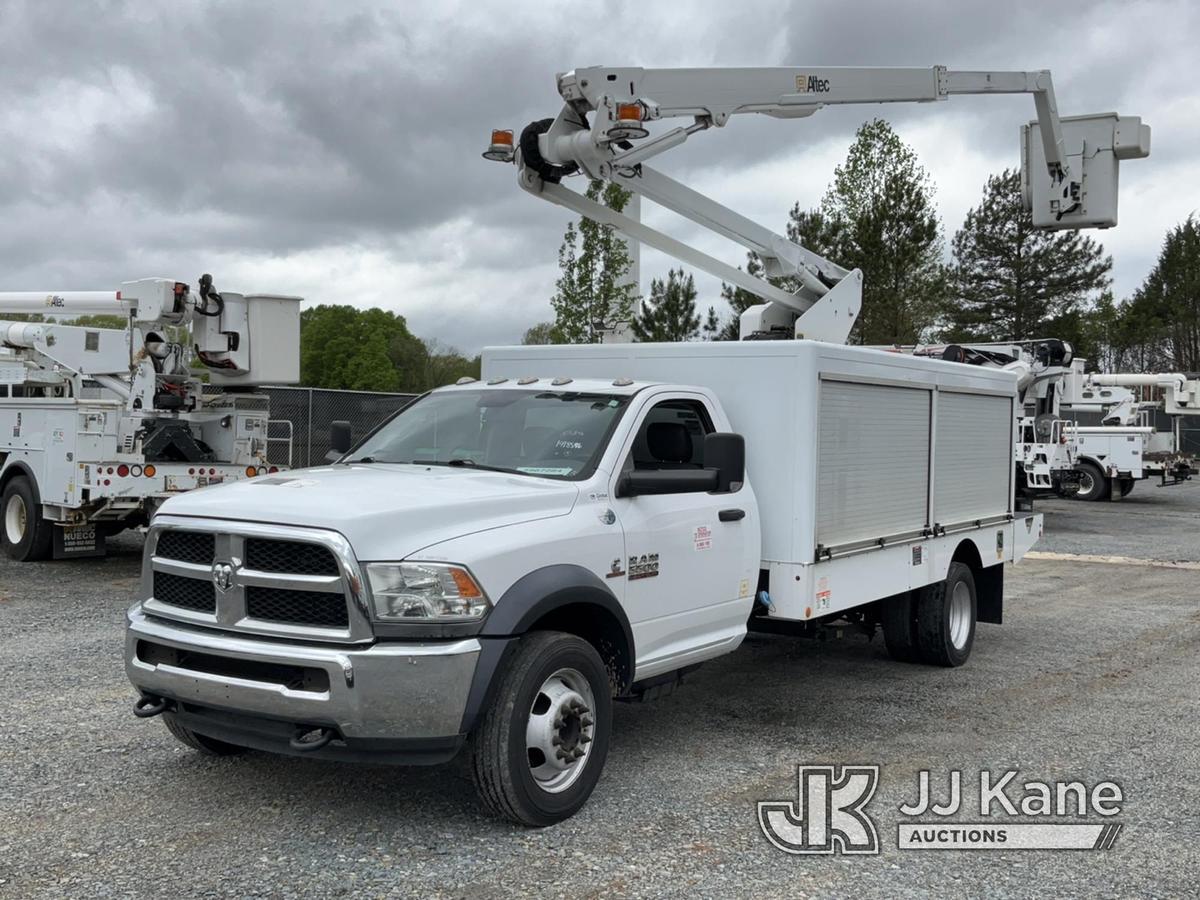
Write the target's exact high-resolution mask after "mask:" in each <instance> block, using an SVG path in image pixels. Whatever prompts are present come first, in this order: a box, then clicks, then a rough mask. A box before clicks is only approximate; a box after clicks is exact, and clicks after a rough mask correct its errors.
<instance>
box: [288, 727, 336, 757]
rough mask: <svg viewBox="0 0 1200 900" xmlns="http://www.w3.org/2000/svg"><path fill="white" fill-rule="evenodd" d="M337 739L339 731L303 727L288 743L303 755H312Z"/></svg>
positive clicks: (298, 729)
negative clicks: (311, 753)
mask: <svg viewBox="0 0 1200 900" xmlns="http://www.w3.org/2000/svg"><path fill="white" fill-rule="evenodd" d="M335 737H337V731H335V730H334V729H332V728H327V727H316V728H306V727H305V726H303V725H301V726H300V727H299V728H297V729H296V733H295V734H294V735H292V739H291V740H290V741H288V745H289V746H290V747H291V748H292V749H293V750H299V751H300V752H301V753H310V752H312V751H313V750H320V749H321V748H322V747H324V746H325V745H326V744H328V743H329V742H330V741H332V740H333V739H334V738H335Z"/></svg>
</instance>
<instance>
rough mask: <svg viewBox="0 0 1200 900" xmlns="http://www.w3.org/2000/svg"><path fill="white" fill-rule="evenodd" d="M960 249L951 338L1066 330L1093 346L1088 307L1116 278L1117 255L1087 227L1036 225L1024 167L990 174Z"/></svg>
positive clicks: (950, 306)
mask: <svg viewBox="0 0 1200 900" xmlns="http://www.w3.org/2000/svg"><path fill="white" fill-rule="evenodd" d="M953 250H954V264H953V267H952V270H951V290H950V293H949V297H948V300H947V307H946V311H945V318H944V331H943V335H942V337H943V338H944V339H946V340H956V341H965V340H973V341H1013V340H1028V339H1031V338H1039V337H1059V338H1064V339H1066V340H1069V341H1071V342H1072V343H1073V344H1078V345H1079V347H1077V351H1078V350H1079V349H1085V350H1086V349H1090V348H1087V347H1086V345H1087V343H1088V342H1089V341H1090V337H1089V335H1088V334H1087V333H1086V332H1087V330H1088V326H1087V324H1086V323H1085V318H1086V316H1085V313H1086V312H1087V311H1088V310H1089V309H1090V308H1091V307H1092V306H1093V305H1095V303H1096V302H1097V301H1098V299H1099V297H1100V296H1101V295H1102V293H1103V292H1104V290H1105V289H1106V288H1107V287H1108V286H1109V284H1110V283H1111V277H1110V273H1111V272H1112V257H1111V256H1107V255H1105V253H1104V248H1103V247H1102V246H1100V244H1098V243H1096V242H1095V241H1093V240H1092V239H1091V238H1090V237H1087V236H1086V235H1084V234H1082V233H1081V232H1078V231H1069V230H1068V231H1046V230H1044V229H1040V228H1034V227H1033V214H1032V213H1030V212H1027V211H1026V210H1025V208H1024V205H1023V203H1022V201H1021V173H1020V172H1019V171H1018V170H1015V169H1005V170H1004V171H1003V172H1001V173H1000V174H999V175H993V176H991V177H990V178H988V180H987V184H986V186H985V187H984V190H983V201H982V202H981V203H980V204H979V206H977V207H975V208H974V209H971V210H970V211H968V212H967V216H966V219H965V221H964V222H963V226H962V228H960V229H959V230H958V232H957V233H956V234H955V235H954V242H953Z"/></svg>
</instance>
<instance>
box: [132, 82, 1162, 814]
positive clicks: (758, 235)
mask: <svg viewBox="0 0 1200 900" xmlns="http://www.w3.org/2000/svg"><path fill="white" fill-rule="evenodd" d="M558 88H559V93H560V95H561V96H562V98H563V101H564V106H563V108H562V111H561V112H560V113H559V115H558V117H557V118H555V119H545V120H540V121H538V122H534V123H531V124H530V125H529V126H528V127H526V128H525V129H524V130H523V132H522V133H521V136H520V140H519V141H517V140H516V139H515V137H514V134H513V132H511V131H504V130H499V131H495V132H493V134H492V141H491V144H490V145H489V147H488V149H487V151H486V152H485V154H484V155H485V156H486V157H487V158H489V159H494V160H499V161H502V162H515V163H516V164H517V166H518V183H519V184H520V185H521V187H522V188H523V189H525V190H526V191H528V192H530V193H531V194H533V195H535V196H539V197H541V198H543V199H545V200H549V201H551V202H553V203H556V204H560V205H563V206H566V207H568V208H569V209H571V210H573V211H574V212H576V213H579V214H582V215H585V216H588V217H590V218H592V219H594V220H595V221H598V222H601V223H604V224H607V225H611V226H612V227H614V228H616V229H618V230H620V231H622V232H624V233H625V234H626V235H628V236H630V237H632V238H634V239H637V240H640V241H642V242H643V243H646V244H649V245H651V246H653V247H655V248H657V249H659V250H662V251H664V252H667V253H670V254H672V255H675V256H676V257H678V258H680V259H681V260H683V261H684V262H686V263H688V264H689V265H693V266H696V267H697V268H701V269H704V270H705V271H708V272H709V273H710V274H713V275H715V276H717V277H719V278H722V279H723V280H725V281H726V282H728V283H731V284H735V285H737V286H739V287H742V288H745V289H746V290H750V291H753V292H755V293H756V294H757V295H759V296H760V297H762V298H763V300H764V303H763V305H761V306H757V307H751V308H750V309H748V310H746V312H745V313H743V314H742V318H741V332H742V336H743V337H744V338H746V339H747V340H746V341H743V342H737V343H711V344H672V345H660V344H602V345H596V346H584V347H541V348H531V347H524V348H512V349H498V350H485V351H484V357H483V379H482V381H478V382H476V381H471V382H468V383H460V384H458V385H455V386H452V387H446V388H441V389H439V390H436V391H433V392H431V393H429V394H427V395H425V396H424V397H422V398H420V399H418V400H417V401H415V402H414V403H413V404H411V405H410V406H408V407H407V408H406V409H404V410H403V411H402V412H401V413H399V414H398V415H397V416H395V417H394V418H393V419H391V420H390V421H388V422H387V423H385V424H384V425H382V426H381V427H380V428H379V429H377V430H376V431H375V432H374V433H373V434H371V435H368V436H367V437H366V438H365V439H364V440H363V441H362V442H361V443H359V444H358V446H356V447H354V448H353V449H350V447H349V443H348V442H347V444H346V446H345V449H347V450H349V452H348V453H347V454H346V456H345V457H344V458H343V459H342V460H340V461H339V462H337V463H335V464H333V465H330V466H326V467H321V468H316V469H308V470H303V471H300V472H294V473H288V474H286V475H280V476H278V477H268V478H260V479H255V480H254V481H250V482H244V483H241V484H233V485H224V486H221V487H218V488H214V489H211V490H206V491H201V492H197V493H194V494H188V495H184V496H180V497H175V498H172V499H171V500H170V501H168V502H167V503H166V504H165V505H164V506H163V508H162V509H161V510H160V511H159V514H158V515H156V516H155V518H154V521H153V523H152V526H151V528H150V532H149V535H148V541H147V545H146V555H145V561H144V584H143V588H142V598H143V599H142V600H140V601H139V602H138V603H137V604H135V606H134V607H133V608H132V609H131V610H130V611H129V626H128V632H127V642H126V669H127V671H128V674H129V677H130V679H131V680H132V681H133V683H134V685H135V686H136V687H137V688H138V690H139V692H140V695H141V696H140V697H139V699H138V701H137V704H136V711H137V713H138V714H139V715H141V716H144V717H150V716H155V715H163V717H164V719H165V721H166V724H167V727H168V728H169V729H170V730H171V732H172V733H173V734H174V735H175V736H176V737H178V738H179V739H180V740H182V741H184V742H185V743H187V744H188V745H190V746H192V747H194V748H196V749H197V750H200V751H203V752H207V753H217V754H227V753H236V752H238V751H239V750H241V749H242V748H245V747H252V748H257V749H262V750H270V751H277V752H281V753H292V754H303V755H308V756H315V757H325V758H331V759H374V760H385V761H386V760H392V761H398V762H410V763H411V762H439V761H443V760H447V759H449V758H450V757H452V756H454V755H455V754H456V753H458V752H459V751H460V750H462V749H464V748H466V750H467V751H468V752H469V753H470V756H471V765H472V771H473V773H474V777H475V782H476V786H477V788H478V791H479V794H480V796H481V798H482V799H483V801H484V803H485V805H486V806H487V807H488V808H489V809H491V810H492V811H493V812H495V813H497V814H499V815H502V816H505V817H508V818H510V819H512V820H514V821H517V822H522V823H526V824H530V825H546V824H550V823H552V822H556V821H559V820H561V819H563V818H566V817H567V816H570V815H571V814H572V813H574V812H575V811H576V810H578V809H579V808H580V807H581V806H582V805H583V803H584V802H585V801H586V800H587V798H588V796H589V795H590V794H591V792H592V789H593V788H594V787H595V785H596V782H597V780H598V779H599V777H600V770H601V767H602V766H603V764H604V758H605V756H606V754H607V751H608V746H609V740H610V727H611V723H612V704H613V701H614V699H617V698H627V697H645V696H648V695H651V694H654V693H657V692H660V691H662V690H664V689H667V688H669V687H670V686H672V685H673V684H674V683H676V682H677V681H678V679H679V677H680V675H681V674H683V673H684V672H686V671H687V670H688V669H689V668H691V667H693V666H695V665H697V664H699V663H702V662H704V661H706V660H709V659H712V658H714V657H718V656H720V655H722V654H725V653H729V652H731V651H733V650H735V649H736V648H737V647H738V645H739V644H740V643H741V641H742V639H743V638H744V636H745V634H746V632H747V629H748V628H761V629H764V630H768V631H784V632H792V633H809V632H813V631H818V630H820V629H821V628H823V627H824V626H826V625H829V624H831V623H841V622H845V621H849V622H851V623H853V624H854V625H858V626H861V627H862V628H863V630H865V631H867V632H873V631H874V630H875V629H876V628H877V627H881V628H882V631H883V635H884V638H885V641H886V644H887V648H888V650H889V652H890V653H891V654H892V655H893V656H895V657H897V658H898V659H901V660H913V661H923V662H926V663H931V664H935V665H944V666H958V665H961V664H962V663H963V662H965V661H966V659H967V657H968V655H969V654H970V652H971V648H972V646H973V644H974V641H975V631H976V623H977V622H980V621H982V622H994V623H999V622H1000V621H1001V618H1002V612H1003V572H1004V567H1003V563H1005V562H1009V561H1015V560H1017V559H1019V558H1020V557H1021V556H1022V554H1024V553H1025V551H1026V550H1027V549H1028V548H1029V547H1030V546H1031V545H1032V544H1033V543H1034V542H1035V541H1036V540H1037V539H1038V537H1039V536H1040V534H1041V529H1042V522H1041V518H1040V517H1039V516H1037V515H1035V514H1033V513H1026V512H1023V511H1018V510H1017V509H1015V508H1014V503H1013V496H1014V491H1013V479H1014V469H1013V445H1014V439H1015V434H1014V429H1015V427H1016V422H1017V409H1016V403H1017V378H1016V375H1015V374H1013V373H1011V372H1004V371H999V370H995V369H986V368H979V367H971V366H962V365H957V364H954V363H950V362H945V361H941V360H931V359H922V358H914V357H911V356H906V355H901V354H894V353H885V352H881V351H878V350H870V349H866V348H861V347H858V348H854V347H847V346H844V343H845V341H846V338H847V335H848V334H849V333H850V329H851V327H852V326H853V324H854V321H855V318H856V316H857V315H858V311H859V307H860V303H861V286H862V273H861V271H859V270H852V271H848V270H846V269H844V268H842V267H840V266H838V265H836V264H835V263H833V262H831V261H829V260H826V259H823V258H821V257H820V256H819V255H817V254H815V253H813V252H811V251H810V250H807V249H805V248H803V247H801V246H799V245H797V244H795V243H793V242H791V241H789V240H788V239H787V238H786V237H784V236H782V235H778V234H774V233H772V232H770V231H769V230H767V229H765V228H762V227H761V226H759V225H757V224H755V223H753V222H751V221H750V220H748V219H746V218H745V217H742V216H740V215H738V214H737V213H735V212H733V211H732V210H729V209H727V208H725V207H724V206H721V205H720V204H718V203H715V202H713V201H712V200H710V199H709V198H706V197H703V196H702V195H700V194H698V193H697V192H695V191H693V190H691V189H690V188H687V187H686V186H684V185H682V184H680V183H679V182H677V181H674V180H673V179H671V178H669V177H667V176H666V175H664V174H662V173H660V172H657V171H655V170H654V169H652V168H650V167H649V166H648V165H646V164H645V161H646V160H647V159H650V158H652V157H654V156H655V155H657V154H659V153H662V152H664V151H666V150H669V149H671V148H673V147H677V146H679V145H680V144H682V143H684V142H685V141H687V140H688V139H689V138H691V137H692V136H694V135H697V134H699V133H701V132H703V131H705V130H708V129H710V128H714V127H716V128H720V127H723V126H725V125H726V124H727V123H728V122H729V120H730V119H731V117H733V116H735V115H738V114H743V113H761V114H765V115H770V116H774V117H778V118H784V119H793V118H800V119H803V118H807V117H808V116H811V115H813V114H814V113H816V112H817V111H819V110H820V109H821V108H822V107H824V106H826V105H830V104H841V103H867V102H905V101H911V102H931V103H932V102H938V101H944V100H946V99H948V98H949V97H950V96H952V95H958V94H979V93H985V94H986V93H1026V94H1030V95H1032V96H1033V99H1034V105H1035V108H1036V110H1037V115H1038V120H1037V122H1036V123H1035V125H1034V126H1032V127H1030V128H1028V129H1026V132H1025V137H1024V141H1023V143H1024V146H1025V150H1024V153H1025V158H1026V161H1027V163H1028V165H1029V166H1030V167H1032V169H1033V171H1032V172H1031V173H1029V174H1028V175H1027V183H1028V185H1029V188H1030V190H1029V196H1028V198H1027V199H1028V202H1029V203H1030V204H1031V205H1032V206H1033V207H1034V208H1035V219H1036V220H1037V221H1039V222H1042V223H1043V224H1044V225H1045V227H1049V228H1082V227H1108V226H1111V225H1115V224H1116V190H1115V188H1116V179H1117V166H1118V162H1119V160H1122V159H1131V158H1139V157H1141V156H1145V155H1146V154H1147V153H1148V152H1149V128H1148V127H1146V126H1143V125H1142V124H1141V122H1140V120H1137V119H1134V118H1120V117H1116V116H1112V115H1105V116H1099V117H1087V118H1085V119H1075V120H1061V121H1060V119H1059V117H1058V113H1057V108H1056V105H1055V101H1054V92H1053V88H1052V85H1051V81H1050V73H1049V72H1045V71H1038V72H956V71H950V70H947V69H945V68H943V67H934V68H932V69H923V70H918V69H833V68H811V69H808V68H805V69H800V68H779V69H730V70H720V69H716V70H711V69H682V70H664V69H636V68H605V67H594V68H589V69H579V70H576V71H574V72H571V73H568V74H566V75H562V76H560V77H559V79H558ZM672 117H684V118H686V119H690V120H691V123H690V124H688V125H686V126H680V127H677V128H674V129H670V130H666V131H663V132H662V133H660V134H658V135H655V136H653V137H651V136H650V129H649V126H651V125H653V124H654V123H655V122H656V121H658V120H663V119H668V118H672ZM1085 139H1086V142H1087V151H1088V152H1086V153H1084V152H1083V150H1084V147H1083V144H1084V142H1085ZM579 173H586V174H587V175H588V176H590V177H592V178H599V179H607V180H611V181H615V182H617V183H619V184H621V185H622V186H623V187H626V188H628V189H629V190H631V191H634V192H635V193H638V194H640V195H641V196H643V197H646V198H648V199H650V200H651V201H653V202H655V203H657V204H659V205H661V206H664V207H666V208H668V209H670V210H672V211H674V212H677V213H679V214H680V215H682V216H684V217H686V218H689V219H691V220H692V221H694V222H696V223H698V224H701V225H703V226H705V227H708V228H711V229H712V230H713V231H715V232H716V233H718V234H720V235H721V236H723V237H726V238H729V239H731V240H733V241H735V242H737V243H740V244H741V245H742V246H743V247H744V248H746V249H749V250H752V251H754V252H756V253H758V254H759V256H760V258H762V260H763V263H764V266H765V269H766V272H767V274H768V275H770V276H772V277H774V278H776V279H777V281H778V280H780V279H782V280H785V281H786V283H788V284H789V285H790V288H789V289H788V290H785V289H783V288H781V287H779V286H777V284H775V283H768V282H767V281H764V280H762V279H758V278H754V277H751V276H750V275H748V274H747V273H745V272H742V271H740V270H738V269H735V268H733V267H732V266H728V265H726V264H724V263H722V262H720V261H719V260H717V259H714V258H713V257H711V256H709V255H708V254H706V253H703V252H701V251H699V250H697V249H695V248H693V247H689V246H687V245H685V244H683V243H681V242H679V241H678V240H676V239H674V238H672V237H670V236H668V235H666V234H663V233H662V232H659V231H657V230H656V229H654V228H650V227H647V226H646V225H643V224H642V223H640V222H639V221H637V220H635V219H632V218H630V217H629V216H626V215H623V214H619V213H615V212H614V211H613V210H611V209H609V208H608V207H606V206H603V205H602V204H598V203H594V202H592V201H589V200H588V199H587V198H586V197H584V196H582V195H581V194H579V193H577V192H575V191H571V190H569V189H567V188H566V187H564V186H563V184H562V183H561V182H562V181H563V179H565V178H567V177H568V176H571V175H573V174H579ZM1085 176H1086V177H1087V179H1088V183H1089V184H1092V186H1093V189H1091V190H1088V191H1084V190H1083V188H1082V185H1083V180H1084V178H1085ZM1109 188H1111V189H1109ZM781 283H782V282H781ZM791 288H794V290H792V289H791ZM600 324H601V327H602V328H605V329H610V330H612V331H619V330H620V328H619V325H620V323H608V322H604V323H600ZM772 339H778V340H772Z"/></svg>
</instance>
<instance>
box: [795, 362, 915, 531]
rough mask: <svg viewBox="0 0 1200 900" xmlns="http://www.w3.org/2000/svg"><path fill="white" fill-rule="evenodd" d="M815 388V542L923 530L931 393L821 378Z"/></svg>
mask: <svg viewBox="0 0 1200 900" xmlns="http://www.w3.org/2000/svg"><path fill="white" fill-rule="evenodd" d="M820 391H821V396H820V407H819V415H818V422H817V427H818V428H819V429H820V435H819V441H818V448H819V449H818V451H817V528H816V533H817V543H819V544H821V545H822V546H824V547H835V546H838V545H840V544H848V543H854V542H858V541H868V540H876V539H878V538H881V537H888V536H891V535H898V534H906V533H911V532H919V531H921V530H922V529H924V528H925V527H926V525H927V524H928V516H927V512H928V502H929V425H930V422H929V420H930V406H931V403H932V401H931V399H930V398H931V395H932V391H930V390H927V389H924V388H907V387H893V386H890V385H889V386H884V385H877V384H857V383H852V382H843V381H828V380H826V381H822V382H821V388H820Z"/></svg>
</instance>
